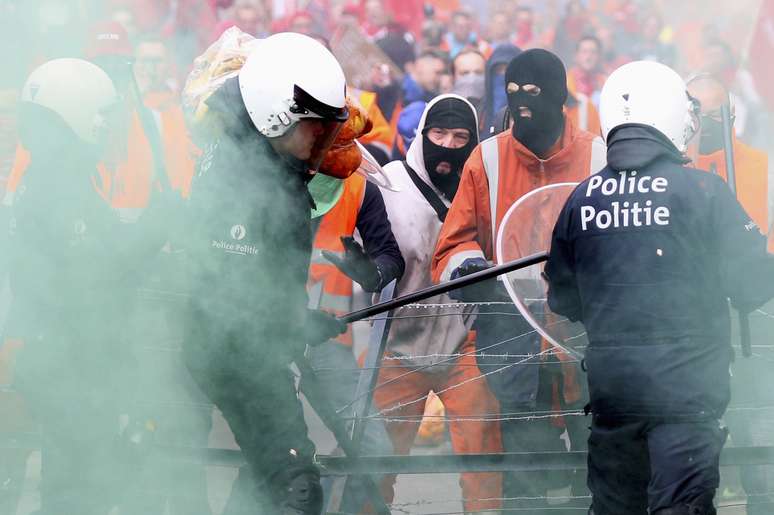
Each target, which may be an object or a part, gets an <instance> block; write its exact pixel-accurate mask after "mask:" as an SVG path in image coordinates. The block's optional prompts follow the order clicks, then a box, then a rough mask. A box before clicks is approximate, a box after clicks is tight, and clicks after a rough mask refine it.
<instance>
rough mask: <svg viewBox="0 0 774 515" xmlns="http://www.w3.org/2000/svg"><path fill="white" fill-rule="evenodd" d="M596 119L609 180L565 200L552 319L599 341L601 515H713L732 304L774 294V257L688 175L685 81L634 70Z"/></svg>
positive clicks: (596, 426) (614, 82) (596, 408)
mask: <svg viewBox="0 0 774 515" xmlns="http://www.w3.org/2000/svg"><path fill="white" fill-rule="evenodd" d="M600 107H601V112H600V115H601V120H602V131H603V134H604V136H605V139H606V141H607V147H608V150H607V161H608V166H607V167H605V168H604V169H603V170H602V171H600V172H599V173H598V174H595V175H594V176H592V177H590V178H589V179H586V180H585V181H583V182H582V183H581V184H580V186H579V187H578V188H576V189H575V191H574V192H573V193H572V195H571V196H570V198H569V199H568V200H567V203H566V204H565V206H564V209H563V211H562V213H561V214H560V216H559V220H558V221H557V223H556V226H555V227H554V232H553V239H552V243H551V251H550V258H549V261H548V264H547V265H546V268H545V273H546V275H547V278H548V283H549V291H548V304H549V306H550V307H551V309H552V310H553V311H554V312H556V313H559V314H562V315H564V316H567V317H568V318H570V319H571V320H580V321H582V322H583V324H584V326H585V328H586V331H587V333H588V338H589V346H588V348H587V350H586V359H585V361H586V367H587V371H588V383H589V393H590V398H591V403H590V408H591V412H592V413H593V418H592V425H591V436H590V439H589V457H588V460H589V463H588V470H589V472H588V474H589V487H590V488H591V491H592V501H593V507H592V511H593V513H594V514H596V515H612V514H620V513H627V514H633V515H638V514H642V515H645V514H646V513H651V514H654V515H708V514H711V515H714V514H715V513H716V509H715V507H714V506H713V497H714V495H715V490H716V489H717V487H718V483H719V471H718V461H719V455H720V451H721V449H722V447H723V444H724V442H725V440H726V431H725V429H723V428H721V427H720V425H719V423H718V420H719V419H720V418H721V417H722V416H723V412H724V411H725V409H726V406H727V404H728V401H729V396H730V392H729V365H730V361H731V356H732V351H731V347H730V345H729V335H730V322H729V308H728V299H729V298H730V299H731V302H732V304H734V305H735V306H737V307H739V308H740V309H743V310H745V311H748V310H750V309H752V308H754V307H756V306H758V305H760V304H762V303H763V302H765V301H766V300H768V299H769V298H770V297H771V296H772V295H774V286H772V285H774V259H772V256H771V255H769V254H767V253H766V246H765V245H766V241H765V238H764V236H763V235H762V234H761V233H760V232H759V229H758V228H757V226H756V225H755V223H754V222H753V221H752V220H750V217H749V216H748V215H747V214H746V213H745V212H744V209H743V208H742V206H741V205H739V203H738V202H737V201H736V200H735V199H734V197H733V195H732V193H731V191H730V190H729V188H728V187H727V186H726V184H724V183H723V181H722V180H721V179H720V178H718V177H716V176H714V175H711V174H708V173H705V172H701V171H697V170H694V169H691V168H687V167H685V166H684V164H685V163H686V162H687V159H685V157H684V154H683V152H684V151H685V149H686V144H687V142H688V141H689V140H690V139H691V137H692V135H693V134H694V133H695V132H696V130H697V129H698V121H697V120H696V115H697V113H696V110H695V107H694V104H693V103H692V102H691V101H690V99H689V96H688V94H687V91H686V85H685V83H684V82H683V80H682V79H681V78H680V76H679V75H678V74H677V73H676V72H674V71H673V70H672V69H670V68H668V67H666V66H664V65H662V64H658V63H653V62H645V61H637V62H634V63H630V64H627V65H624V66H622V67H621V68H619V69H618V70H616V71H615V72H614V73H613V74H612V75H611V76H610V78H609V79H608V80H607V82H606V83H605V86H604V87H603V89H602V94H601V104H600ZM602 184H606V186H605V187H604V188H602V187H601V186H602ZM619 186H620V187H619ZM687 457H689V459H687Z"/></svg>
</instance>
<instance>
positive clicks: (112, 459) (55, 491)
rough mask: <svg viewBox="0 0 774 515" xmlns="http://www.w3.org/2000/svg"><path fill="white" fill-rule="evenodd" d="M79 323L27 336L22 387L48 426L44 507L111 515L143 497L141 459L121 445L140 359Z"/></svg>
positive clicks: (20, 368) (61, 513) (20, 367)
mask: <svg viewBox="0 0 774 515" xmlns="http://www.w3.org/2000/svg"><path fill="white" fill-rule="evenodd" d="M72 329H73V330H72V331H70V330H69V328H67V327H66V326H64V325H63V326H61V327H60V328H59V330H58V331H52V332H51V333H49V334H47V335H46V336H45V337H40V338H32V339H29V340H27V342H26V345H25V348H24V349H23V351H22V352H20V353H19V359H18V362H17V372H16V387H17V388H18V390H19V392H20V393H22V394H23V395H24V398H25V400H26V402H27V405H28V408H29V410H30V413H31V415H32V416H33V418H34V420H35V421H36V422H37V423H38V424H39V427H40V433H41V438H42V445H41V460H42V461H41V483H40V503H41V510H40V513H41V514H45V515H49V514H56V515H104V514H105V513H107V512H108V511H110V509H111V507H113V506H115V505H119V504H122V503H123V502H124V500H125V499H126V498H127V497H128V496H131V495H138V492H137V487H138V485H137V481H136V479H137V477H138V476H139V468H138V467H139V466H140V465H141V464H140V460H139V459H135V458H137V455H136V454H134V453H133V450H132V449H131V448H130V447H126V446H123V447H122V446H121V444H120V438H121V437H120V426H119V420H120V415H121V414H124V413H128V412H129V411H130V407H131V394H130V391H131V390H132V387H133V379H132V378H131V377H132V374H131V373H130V370H131V369H132V368H133V366H132V360H131V356H130V353H128V352H124V350H125V349H123V348H121V347H114V348H113V349H110V348H107V349H106V347H108V345H109V343H110V342H111V338H115V335H114V334H107V333H105V334H101V335H100V334H98V332H97V331H94V332H91V333H87V332H80V331H78V330H76V329H75V328H72ZM100 346H101V348H100Z"/></svg>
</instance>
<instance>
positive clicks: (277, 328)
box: [184, 33, 348, 515]
mask: <svg viewBox="0 0 774 515" xmlns="http://www.w3.org/2000/svg"><path fill="white" fill-rule="evenodd" d="M207 105H208V108H209V111H210V113H211V114H213V115H215V116H216V117H217V118H218V120H219V121H220V124H221V128H222V130H221V132H220V134H218V135H217V137H216V138H215V139H214V140H213V141H210V142H209V146H208V148H206V150H205V153H204V155H203V157H202V158H201V160H200V163H199V167H198V176H197V177H195V178H194V182H193V185H192V193H191V205H190V209H189V211H190V215H191V216H190V222H191V223H190V226H189V229H188V231H189V233H190V234H189V237H190V241H189V244H188V248H187V250H188V254H189V261H190V280H191V290H192V291H191V300H190V311H189V314H190V321H189V322H190V323H189V324H188V329H187V335H186V341H185V345H184V358H185V360H186V363H187V365H188V367H189V370H190V371H191V372H192V374H193V377H194V379H195V380H196V381H197V383H198V384H199V385H200V386H201V388H202V390H203V391H204V392H205V393H206V394H207V395H208V396H209V398H210V399H211V400H212V401H213V402H214V403H215V404H216V405H217V406H218V408H219V409H220V411H221V412H222V413H223V415H224V417H225V418H226V420H227V421H228V423H229V425H230V427H231V430H232V431H233V433H234V436H235V437H236V441H237V443H238V444H239V446H240V448H241V449H242V452H243V454H244V456H245V459H246V461H247V465H248V466H247V467H246V469H243V471H242V474H241V476H240V479H239V481H240V484H242V485H247V486H248V489H249V490H250V492H251V494H252V495H251V497H252V498H251V499H249V500H248V502H247V504H248V505H247V506H242V507H241V508H242V509H243V510H244V511H245V512H247V513H251V514H253V513H261V514H264V513H265V514H278V513H279V514H303V515H317V514H319V513H320V511H321V509H322V493H321V489H320V483H319V472H318V471H317V469H316V467H315V466H314V463H313V456H314V452H315V448H314V444H313V443H312V442H311V441H310V440H309V438H308V437H307V428H306V424H305V423H304V418H303V412H302V409H301V403H300V402H299V400H298V398H297V395H296V389H295V385H294V380H293V376H292V375H291V373H290V371H289V369H288V365H289V364H290V363H291V362H293V361H295V360H297V359H299V358H302V357H303V353H304V349H305V348H306V346H307V345H316V344H319V343H322V342H324V341H327V340H329V339H330V338H332V337H335V336H337V335H338V334H340V333H341V332H343V331H344V329H345V328H346V327H345V325H344V324H342V323H341V322H339V321H338V320H336V319H335V318H334V317H333V316H331V315H327V314H324V313H321V312H317V311H309V310H308V309H307V303H308V299H307V294H306V288H305V283H306V278H307V273H308V268H309V260H310V257H311V254H312V227H311V219H310V218H311V208H312V206H313V201H312V199H311V197H310V195H309V191H308V189H307V183H308V182H309V180H310V179H311V178H312V171H314V170H316V169H317V167H318V166H319V164H320V162H321V160H322V158H323V157H324V155H325V153H326V151H327V149H328V148H329V146H330V144H331V143H332V141H333V140H334V138H335V136H336V134H337V132H338V130H339V128H340V126H341V124H342V123H343V122H344V121H346V120H347V117H348V111H347V108H346V104H345V79H344V73H343V71H342V69H341V67H340V66H339V64H338V62H337V61H336V59H335V58H334V57H333V55H332V54H331V53H330V52H329V51H328V50H327V49H326V48H325V47H323V46H322V45H321V44H320V43H318V42H317V41H315V40H313V39H311V38H309V37H306V36H302V35H300V34H291V33H282V34H276V35H274V36H271V37H269V38H266V39H264V40H262V41H260V42H258V43H257V46H256V48H255V49H254V50H253V51H252V53H251V54H250V55H249V56H248V59H247V61H246V62H245V65H244V67H243V68H242V69H241V71H240V73H239V75H238V77H234V78H232V79H230V80H228V81H227V82H225V83H224V84H223V85H222V86H221V87H220V88H219V90H218V91H216V92H215V93H214V94H213V95H212V96H211V97H210V98H209V99H208V100H207ZM235 502H236V500H235V499H233V498H232V503H231V506H229V508H228V509H229V510H231V509H239V508H240V507H239V506H235Z"/></svg>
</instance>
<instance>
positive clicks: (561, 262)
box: [545, 197, 582, 322]
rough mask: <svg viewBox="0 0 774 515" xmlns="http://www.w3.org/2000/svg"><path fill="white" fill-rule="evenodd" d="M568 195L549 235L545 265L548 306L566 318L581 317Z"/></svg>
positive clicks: (578, 318)
mask: <svg viewBox="0 0 774 515" xmlns="http://www.w3.org/2000/svg"><path fill="white" fill-rule="evenodd" d="M571 202H572V197H570V200H568V202H567V203H566V204H565V206H564V208H563V209H562V212H561V213H560V214H559V219H558V220H557V222H556V225H555V226H554V231H553V234H552V236H551V250H550V252H549V255H548V262H547V263H546V268H545V277H546V279H547V280H548V307H550V308H551V310H552V311H553V312H554V313H558V314H560V315H564V316H566V317H567V318H569V319H570V320H572V321H573V322H574V321H577V320H580V319H581V314H582V308H581V301H580V294H579V292H578V284H577V281H576V277H575V267H574V264H573V252H572V246H571V243H570V240H569V236H568V235H569V226H570V216H571V213H572V207H571Z"/></svg>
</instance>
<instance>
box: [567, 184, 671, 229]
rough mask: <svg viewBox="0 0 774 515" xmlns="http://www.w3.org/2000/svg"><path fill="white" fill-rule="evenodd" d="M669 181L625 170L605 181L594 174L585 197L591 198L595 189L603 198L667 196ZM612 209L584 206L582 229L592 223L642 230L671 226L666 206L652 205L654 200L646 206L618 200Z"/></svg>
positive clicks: (645, 204)
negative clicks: (650, 227)
mask: <svg viewBox="0 0 774 515" xmlns="http://www.w3.org/2000/svg"><path fill="white" fill-rule="evenodd" d="M668 186H669V181H667V180H666V178H664V177H656V178H655V179H654V178H652V177H651V176H650V175H643V176H640V177H637V172H636V171H630V172H626V171H622V172H619V173H618V176H616V177H610V178H608V179H605V180H603V179H602V177H601V176H600V175H594V176H593V177H591V179H590V180H589V183H588V185H587V187H586V197H590V196H591V194H592V193H593V192H594V191H595V190H599V192H600V193H602V195H604V196H606V197H609V196H611V195H618V196H623V195H635V194H640V193H666V190H667V187H668ZM610 206H611V209H610V210H607V209H602V210H600V211H597V210H596V209H595V208H594V206H581V208H580V217H581V228H582V229H583V230H584V231H585V230H587V229H588V227H589V223H593V224H594V225H595V226H596V227H597V228H598V229H607V228H609V227H615V228H617V227H642V226H649V225H653V224H656V225H669V208H668V207H666V206H656V207H654V206H653V201H652V200H646V201H645V203H644V204H642V205H641V204H640V202H639V201H637V202H629V201H628V200H624V201H623V202H619V201H615V202H611V204H610Z"/></svg>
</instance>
